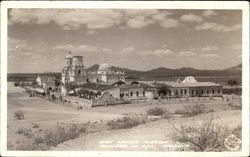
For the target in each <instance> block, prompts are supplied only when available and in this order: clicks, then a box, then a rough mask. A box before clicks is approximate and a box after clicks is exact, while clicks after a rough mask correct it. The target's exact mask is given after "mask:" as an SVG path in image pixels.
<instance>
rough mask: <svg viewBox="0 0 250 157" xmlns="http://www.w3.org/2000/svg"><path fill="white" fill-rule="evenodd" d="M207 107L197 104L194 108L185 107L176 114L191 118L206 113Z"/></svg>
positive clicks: (176, 111)
mask: <svg viewBox="0 0 250 157" xmlns="http://www.w3.org/2000/svg"><path fill="white" fill-rule="evenodd" d="M211 111H212V110H211ZM206 112H207V111H206V106H205V105H204V104H196V105H192V106H184V107H183V108H182V109H177V110H175V112H174V113H175V114H181V115H183V116H187V117H191V116H196V115H198V114H201V113H206Z"/></svg>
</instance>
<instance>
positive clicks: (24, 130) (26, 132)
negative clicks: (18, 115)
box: [17, 128, 32, 136]
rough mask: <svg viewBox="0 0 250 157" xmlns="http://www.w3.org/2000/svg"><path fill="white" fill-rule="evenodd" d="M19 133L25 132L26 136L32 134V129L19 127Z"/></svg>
mask: <svg viewBox="0 0 250 157" xmlns="http://www.w3.org/2000/svg"><path fill="white" fill-rule="evenodd" d="M17 133H18V134H23V135H24V136H30V135H32V130H31V129H26V128H19V129H18V130H17Z"/></svg>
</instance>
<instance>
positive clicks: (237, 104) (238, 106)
mask: <svg viewBox="0 0 250 157" xmlns="http://www.w3.org/2000/svg"><path fill="white" fill-rule="evenodd" d="M228 106H229V107H230V108H231V109H232V110H241V109H242V103H241V101H240V102H229V103H228Z"/></svg>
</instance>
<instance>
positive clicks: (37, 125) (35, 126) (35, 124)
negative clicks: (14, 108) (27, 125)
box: [32, 123, 40, 128]
mask: <svg viewBox="0 0 250 157" xmlns="http://www.w3.org/2000/svg"><path fill="white" fill-rule="evenodd" d="M39 126H40V125H39V124H37V123H34V124H33V126H32V127H33V128H39Z"/></svg>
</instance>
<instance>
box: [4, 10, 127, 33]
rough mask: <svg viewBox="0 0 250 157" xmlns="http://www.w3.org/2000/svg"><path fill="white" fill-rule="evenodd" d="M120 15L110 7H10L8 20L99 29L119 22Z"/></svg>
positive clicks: (66, 27) (70, 28) (21, 22)
mask: <svg viewBox="0 0 250 157" xmlns="http://www.w3.org/2000/svg"><path fill="white" fill-rule="evenodd" d="M122 16H123V14H122V13H121V12H119V11H114V10H111V9H97V10H94V9H84V10H83V9H68V10H65V9H12V10H11V11H10V19H9V21H10V22H11V23H20V24H31V23H34V24H48V23H51V22H55V23H56V24H58V25H60V26H61V27H62V28H63V29H65V30H74V29H79V28H80V26H81V25H84V26H86V27H87V28H89V29H101V28H108V27H112V26H115V25H117V24H119V23H120V22H121V19H122Z"/></svg>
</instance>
